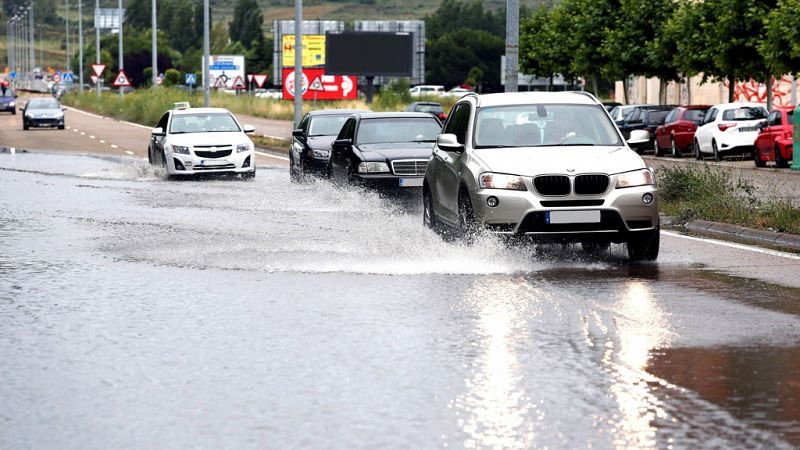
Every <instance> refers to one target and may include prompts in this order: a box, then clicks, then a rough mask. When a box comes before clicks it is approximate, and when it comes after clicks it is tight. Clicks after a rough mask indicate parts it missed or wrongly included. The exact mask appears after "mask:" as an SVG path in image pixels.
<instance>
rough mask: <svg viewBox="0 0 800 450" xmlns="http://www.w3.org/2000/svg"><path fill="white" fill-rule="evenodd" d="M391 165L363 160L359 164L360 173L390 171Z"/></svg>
mask: <svg viewBox="0 0 800 450" xmlns="http://www.w3.org/2000/svg"><path fill="white" fill-rule="evenodd" d="M388 171H389V166H387V165H386V163H382V162H362V163H361V164H359V165H358V173H381V172H388Z"/></svg>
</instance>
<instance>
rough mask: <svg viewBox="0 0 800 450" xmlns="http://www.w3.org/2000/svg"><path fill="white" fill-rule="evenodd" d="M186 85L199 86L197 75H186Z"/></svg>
mask: <svg viewBox="0 0 800 450" xmlns="http://www.w3.org/2000/svg"><path fill="white" fill-rule="evenodd" d="M184 84H189V85H196V84H197V75H195V74H193V73H187V74H186V83H184Z"/></svg>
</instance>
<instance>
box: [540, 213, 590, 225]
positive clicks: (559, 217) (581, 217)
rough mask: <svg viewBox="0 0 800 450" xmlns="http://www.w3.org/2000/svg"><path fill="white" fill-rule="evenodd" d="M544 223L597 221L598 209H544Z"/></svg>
mask: <svg viewBox="0 0 800 450" xmlns="http://www.w3.org/2000/svg"><path fill="white" fill-rule="evenodd" d="M544 221H545V223H553V224H555V223H599V222H600V211H546V212H545V213H544Z"/></svg>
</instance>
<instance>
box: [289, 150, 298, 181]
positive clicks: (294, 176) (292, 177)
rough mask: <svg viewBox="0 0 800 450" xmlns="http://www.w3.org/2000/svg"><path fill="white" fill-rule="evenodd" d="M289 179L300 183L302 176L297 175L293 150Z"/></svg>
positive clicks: (290, 159)
mask: <svg viewBox="0 0 800 450" xmlns="http://www.w3.org/2000/svg"><path fill="white" fill-rule="evenodd" d="M289 181H291V182H292V183H299V182H300V177H299V176H298V175H297V173H296V172H295V169H294V156H293V155H292V152H289Z"/></svg>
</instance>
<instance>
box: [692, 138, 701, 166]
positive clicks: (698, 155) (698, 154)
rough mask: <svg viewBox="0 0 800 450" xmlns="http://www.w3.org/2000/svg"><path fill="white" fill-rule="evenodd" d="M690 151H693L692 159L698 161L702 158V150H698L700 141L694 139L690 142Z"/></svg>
mask: <svg viewBox="0 0 800 450" xmlns="http://www.w3.org/2000/svg"><path fill="white" fill-rule="evenodd" d="M692 153H694V159H696V160H698V161H702V160H703V152H701V151H700V143H699V142H697V139H695V140H694V144H692Z"/></svg>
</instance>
